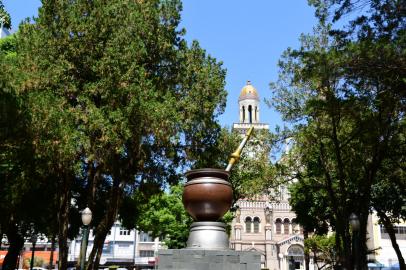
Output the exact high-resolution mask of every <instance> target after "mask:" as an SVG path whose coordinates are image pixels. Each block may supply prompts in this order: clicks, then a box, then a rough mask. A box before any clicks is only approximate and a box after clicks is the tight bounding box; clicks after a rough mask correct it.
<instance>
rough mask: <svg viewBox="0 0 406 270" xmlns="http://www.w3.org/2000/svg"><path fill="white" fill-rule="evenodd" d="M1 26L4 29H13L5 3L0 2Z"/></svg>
mask: <svg viewBox="0 0 406 270" xmlns="http://www.w3.org/2000/svg"><path fill="white" fill-rule="evenodd" d="M0 24H2V26H3V27H4V28H7V29H10V28H11V17H10V14H9V13H8V12H7V11H6V9H5V8H4V4H3V1H0Z"/></svg>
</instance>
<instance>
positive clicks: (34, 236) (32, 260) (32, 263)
mask: <svg viewBox="0 0 406 270" xmlns="http://www.w3.org/2000/svg"><path fill="white" fill-rule="evenodd" d="M31 243H32V251H31V262H30V269H31V270H32V268H33V267H34V253H35V244H36V243H37V235H36V234H35V233H34V234H33V235H31Z"/></svg>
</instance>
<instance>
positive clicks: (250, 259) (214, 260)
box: [158, 249, 261, 270]
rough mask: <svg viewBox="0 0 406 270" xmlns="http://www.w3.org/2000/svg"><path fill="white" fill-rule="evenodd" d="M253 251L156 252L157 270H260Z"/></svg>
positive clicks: (194, 250)
mask: <svg viewBox="0 0 406 270" xmlns="http://www.w3.org/2000/svg"><path fill="white" fill-rule="evenodd" d="M260 269H261V255H260V254H259V253H257V252H254V251H235V250H205V249H167V250H160V251H159V252H158V270H260Z"/></svg>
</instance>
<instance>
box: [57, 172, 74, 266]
mask: <svg viewBox="0 0 406 270" xmlns="http://www.w3.org/2000/svg"><path fill="white" fill-rule="evenodd" d="M70 185H71V178H70V176H69V175H67V174H65V176H64V179H63V180H62V184H61V188H60V189H59V191H60V194H59V211H58V222H59V223H58V244H59V258H58V269H59V270H66V268H67V267H68V250H69V249H68V224H69V206H70Z"/></svg>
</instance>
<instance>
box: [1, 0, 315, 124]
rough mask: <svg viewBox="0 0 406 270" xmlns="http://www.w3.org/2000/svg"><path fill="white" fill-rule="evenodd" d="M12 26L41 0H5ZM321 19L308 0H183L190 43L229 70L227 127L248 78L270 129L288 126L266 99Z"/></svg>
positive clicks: (224, 117) (32, 11) (31, 12)
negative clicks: (281, 63)
mask: <svg viewBox="0 0 406 270" xmlns="http://www.w3.org/2000/svg"><path fill="white" fill-rule="evenodd" d="M3 4H4V5H5V7H6V10H7V11H8V12H9V13H10V15H11V18H12V24H13V29H12V31H15V29H16V28H17V27H18V24H19V23H20V22H21V21H22V20H23V19H24V18H26V17H32V16H36V15H37V13H38V7H39V6H40V5H41V2H40V1H39V0H3ZM316 23H317V21H316V19H315V17H314V9H313V8H312V7H309V6H308V5H307V0H183V11H182V22H181V27H184V28H185V29H186V36H185V37H186V39H187V40H188V42H191V41H192V40H198V41H199V42H200V45H201V47H202V48H204V49H206V51H207V53H208V54H210V55H211V56H213V57H215V58H216V59H217V60H219V61H222V62H223V66H224V68H226V69H227V77H226V90H227V92H228V97H227V107H226V110H225V113H224V114H223V115H221V116H220V118H219V120H220V123H221V124H222V125H223V126H231V125H232V124H233V123H234V122H237V121H238V96H239V93H240V91H241V88H242V87H243V86H244V85H245V83H246V81H247V80H250V81H251V83H252V85H253V86H254V87H255V88H256V89H257V91H258V93H259V95H260V98H261V105H260V106H261V107H260V110H261V115H260V120H261V122H262V123H268V124H269V125H270V127H271V130H273V129H274V128H275V126H276V125H280V126H281V125H283V122H282V120H281V117H280V115H279V114H278V113H277V112H275V111H274V110H273V109H272V108H269V107H268V106H267V105H266V104H265V103H264V101H263V100H264V98H270V97H271V89H270V88H269V83H270V82H271V81H275V80H276V79H277V77H278V66H277V63H278V60H279V58H280V56H281V54H282V53H283V51H284V50H285V49H287V48H288V47H293V48H298V47H299V36H300V34H301V33H311V32H312V29H313V27H314V26H315V25H316Z"/></svg>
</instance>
